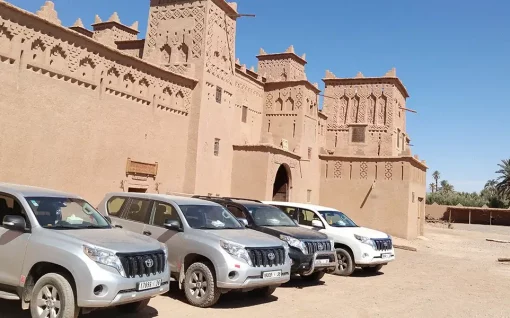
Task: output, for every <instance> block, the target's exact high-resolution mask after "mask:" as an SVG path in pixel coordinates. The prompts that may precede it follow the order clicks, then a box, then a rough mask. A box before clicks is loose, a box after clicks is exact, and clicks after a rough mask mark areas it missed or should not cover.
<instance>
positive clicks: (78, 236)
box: [51, 229, 161, 253]
mask: <svg viewBox="0 0 510 318" xmlns="http://www.w3.org/2000/svg"><path fill="white" fill-rule="evenodd" d="M51 231H54V233H58V234H59V235H61V236H63V237H62V239H65V237H67V238H72V239H75V240H76V241H78V242H81V243H83V244H89V245H93V246H97V247H102V248H106V249H109V250H113V251H116V252H120V253H133V252H147V251H154V250H159V249H161V245H160V243H159V242H158V241H156V240H154V239H152V238H150V237H147V236H145V235H141V234H137V233H134V232H130V231H125V230H122V229H83V230H51Z"/></svg>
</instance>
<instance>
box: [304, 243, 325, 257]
mask: <svg viewBox="0 0 510 318" xmlns="http://www.w3.org/2000/svg"><path fill="white" fill-rule="evenodd" d="M304 243H305V245H306V249H307V250H308V254H315V253H316V252H329V251H331V242H330V241H306V242H304Z"/></svg>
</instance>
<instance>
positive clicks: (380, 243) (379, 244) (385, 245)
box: [373, 239, 393, 251]
mask: <svg viewBox="0 0 510 318" xmlns="http://www.w3.org/2000/svg"><path fill="white" fill-rule="evenodd" d="M373 241H374V242H375V249H376V250H377V251H387V250H391V249H392V248H393V243H392V242H391V239H373Z"/></svg>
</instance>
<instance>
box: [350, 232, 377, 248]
mask: <svg viewBox="0 0 510 318" xmlns="http://www.w3.org/2000/svg"><path fill="white" fill-rule="evenodd" d="M354 237H355V238H356V239H357V240H358V241H360V242H361V243H363V244H367V245H370V246H372V247H373V248H374V249H375V248H376V246H375V242H374V241H373V240H372V239H371V238H368V237H366V236H361V235H357V234H354Z"/></svg>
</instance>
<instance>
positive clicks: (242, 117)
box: [241, 106, 248, 123]
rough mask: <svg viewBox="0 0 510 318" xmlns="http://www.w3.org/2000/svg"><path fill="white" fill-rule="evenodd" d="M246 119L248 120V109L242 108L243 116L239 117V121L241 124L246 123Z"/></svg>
mask: <svg viewBox="0 0 510 318" xmlns="http://www.w3.org/2000/svg"><path fill="white" fill-rule="evenodd" d="M247 118H248V107H247V106H243V114H242V116H241V120H242V121H243V123H245V122H246V119H247Z"/></svg>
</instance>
